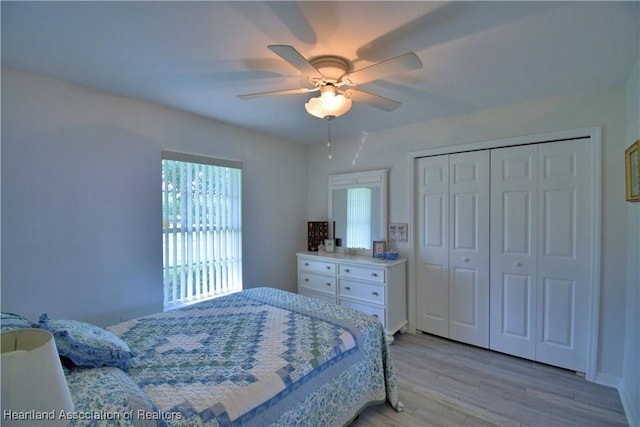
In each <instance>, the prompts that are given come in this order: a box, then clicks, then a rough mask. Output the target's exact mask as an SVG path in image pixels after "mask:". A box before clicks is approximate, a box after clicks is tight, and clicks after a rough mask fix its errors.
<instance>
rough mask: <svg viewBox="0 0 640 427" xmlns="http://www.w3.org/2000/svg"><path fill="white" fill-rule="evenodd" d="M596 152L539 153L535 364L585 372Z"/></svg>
mask: <svg viewBox="0 0 640 427" xmlns="http://www.w3.org/2000/svg"><path fill="white" fill-rule="evenodd" d="M591 164H592V159H591V150H590V147H589V144H587V143H585V142H584V141H567V142H557V143H553V144H541V145H540V147H539V175H540V178H539V181H538V182H539V188H538V197H539V199H540V201H541V203H540V206H539V209H538V242H539V243H538V272H539V273H538V283H537V300H538V307H537V319H538V324H537V327H538V329H539V330H540V333H539V334H538V344H537V347H536V360H538V361H540V362H545V363H549V364H553V365H556V366H561V367H564V368H567V369H572V370H575V371H581V372H584V371H585V369H586V353H587V351H586V350H587V343H586V339H587V338H586V337H587V334H588V330H587V318H588V313H587V310H588V302H589V301H590V289H591V287H590V277H591V273H590V272H591V258H590V254H591V251H592V249H591V244H592V243H591V234H590V232H591V226H590V224H591V192H590V191H589V188H591V185H592V184H591V180H592V173H593V172H592V169H591V167H590V165H591Z"/></svg>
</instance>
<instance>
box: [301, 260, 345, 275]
mask: <svg viewBox="0 0 640 427" xmlns="http://www.w3.org/2000/svg"><path fill="white" fill-rule="evenodd" d="M298 268H299V269H300V270H305V271H316V272H318V273H323V274H336V270H337V269H336V264H335V263H333V262H325V261H317V260H312V259H300V260H299V261H298Z"/></svg>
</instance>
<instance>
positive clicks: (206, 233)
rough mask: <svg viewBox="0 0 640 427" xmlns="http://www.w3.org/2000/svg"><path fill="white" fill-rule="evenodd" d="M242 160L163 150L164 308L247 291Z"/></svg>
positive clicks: (167, 308)
mask: <svg viewBox="0 0 640 427" xmlns="http://www.w3.org/2000/svg"><path fill="white" fill-rule="evenodd" d="M241 173H242V163H241V162H237V161H229V160H222V159H213V158H207V157H200V156H193V155H188V154H182V153H174V152H169V151H163V152H162V237H163V240H162V242H163V244H162V256H163V263H162V267H163V282H164V309H165V310H169V309H172V308H176V307H179V306H183V305H185V304H189V303H193V302H197V301H202V300H205V299H209V298H214V297H217V296H221V295H225V294H229V293H232V292H237V291H239V290H242V227H241Z"/></svg>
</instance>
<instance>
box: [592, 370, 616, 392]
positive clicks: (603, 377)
mask: <svg viewBox="0 0 640 427" xmlns="http://www.w3.org/2000/svg"><path fill="white" fill-rule="evenodd" d="M594 382H595V383H596V384H600V385H605V386H607V387H613V388H615V389H619V388H620V377H616V376H613V375H609V374H603V373H599V374H597V375H596V378H595V380H594Z"/></svg>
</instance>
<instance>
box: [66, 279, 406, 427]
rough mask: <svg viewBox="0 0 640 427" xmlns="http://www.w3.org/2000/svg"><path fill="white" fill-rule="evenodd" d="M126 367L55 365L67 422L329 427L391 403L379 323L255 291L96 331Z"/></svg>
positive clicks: (389, 366) (392, 383)
mask: <svg viewBox="0 0 640 427" xmlns="http://www.w3.org/2000/svg"><path fill="white" fill-rule="evenodd" d="M107 329H108V330H109V331H110V332H112V333H113V334H115V335H116V336H118V337H119V338H120V339H122V341H124V342H125V343H126V344H127V345H128V346H129V347H130V349H131V351H132V353H135V356H134V357H132V358H131V359H130V361H128V363H127V365H128V366H127V368H126V369H120V368H118V367H113V366H103V367H99V368H96V367H73V368H71V369H68V368H67V369H65V375H66V378H67V383H68V386H69V390H70V392H71V395H72V398H73V401H74V404H75V410H74V411H73V413H70V414H68V417H69V421H70V425H71V426H86V425H136V426H137V425H140V426H146V425H150V426H157V425H161V426H174V425H175V426H199V425H205V426H244V425H247V426H249V425H250V426H254V425H260V426H263V425H274V426H340V425H347V424H349V423H350V422H351V421H353V419H354V418H355V417H356V416H357V415H358V414H359V413H360V412H361V411H362V410H363V409H365V408H366V407H368V406H370V405H374V404H381V403H384V402H387V403H388V404H390V405H391V406H392V407H393V408H394V409H395V410H396V411H401V410H402V404H401V402H399V401H398V393H397V384H396V379H395V373H394V367H393V362H392V359H391V355H390V351H389V347H388V344H387V343H386V341H385V339H384V331H383V328H382V325H381V324H380V322H379V321H378V320H377V319H376V318H374V317H371V316H367V315H365V314H362V313H359V312H357V311H354V310H352V309H348V308H344V307H340V306H336V305H332V304H327V303H324V302H321V301H318V300H315V299H311V298H308V297H304V296H301V295H296V294H292V293H289V292H285V291H281V290H277V289H272V288H255V289H248V290H244V291H242V292H239V293H235V294H231V295H227V296H224V297H220V298H217V299H213V300H209V301H204V302H201V303H197V304H194V305H191V306H187V307H184V308H181V309H177V310H173V311H168V312H164V313H158V314H155V315H151V316H146V317H141V318H138V319H134V320H129V321H126V322H123V323H120V324H117V325H114V326H111V327H108V328H107Z"/></svg>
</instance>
